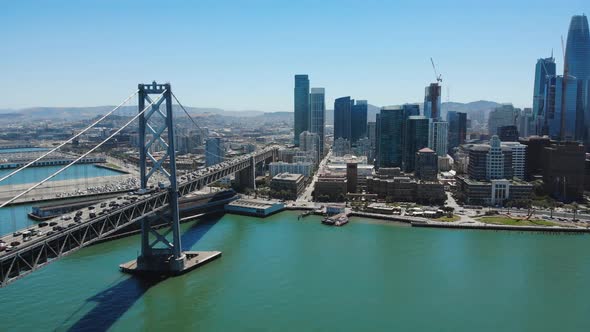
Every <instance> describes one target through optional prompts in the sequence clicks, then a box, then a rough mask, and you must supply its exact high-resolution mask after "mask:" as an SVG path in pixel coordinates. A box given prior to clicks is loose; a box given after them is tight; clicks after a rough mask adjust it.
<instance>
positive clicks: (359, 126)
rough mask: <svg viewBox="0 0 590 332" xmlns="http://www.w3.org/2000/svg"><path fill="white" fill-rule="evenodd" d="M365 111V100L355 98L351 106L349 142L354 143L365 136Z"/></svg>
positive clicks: (366, 108) (366, 107) (366, 106)
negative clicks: (354, 102)
mask: <svg viewBox="0 0 590 332" xmlns="http://www.w3.org/2000/svg"><path fill="white" fill-rule="evenodd" d="M367 111H368V104H367V101H366V100H357V101H356V104H354V105H353V106H352V111H351V121H350V131H351V143H352V144H356V142H358V140H359V139H361V138H363V137H367Z"/></svg>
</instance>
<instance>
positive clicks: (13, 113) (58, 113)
mask: <svg viewBox="0 0 590 332" xmlns="http://www.w3.org/2000/svg"><path fill="white" fill-rule="evenodd" d="M113 108H115V106H94V107H31V108H23V109H19V110H12V109H0V119H7V120H9V119H11V118H16V117H18V119H19V120H34V121H38V120H68V121H76V120H84V119H91V118H95V117H97V116H100V115H103V114H106V113H107V112H109V111H111V110H112V109H113ZM185 108H186V110H187V112H189V113H190V114H191V115H193V114H217V115H223V116H235V117H252V116H259V115H263V114H264V112H261V111H250V110H247V111H226V110H223V109H220V108H199V107H185ZM174 112H175V113H176V112H183V111H182V109H181V108H180V107H179V106H176V105H175V106H174ZM183 113H184V112H183ZM115 114H117V115H122V116H123V115H126V116H129V115H134V114H137V107H136V106H125V107H121V108H120V109H119V110H117V112H116V113H115Z"/></svg>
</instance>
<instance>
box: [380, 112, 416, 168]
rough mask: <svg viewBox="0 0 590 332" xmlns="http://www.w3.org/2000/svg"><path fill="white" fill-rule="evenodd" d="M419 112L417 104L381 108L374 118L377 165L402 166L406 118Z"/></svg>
mask: <svg viewBox="0 0 590 332" xmlns="http://www.w3.org/2000/svg"><path fill="white" fill-rule="evenodd" d="M419 114H420V106H419V105H417V104H406V105H403V106H387V107H382V108H381V112H380V113H379V114H378V117H377V118H376V119H377V126H376V127H377V128H376V141H377V142H376V145H377V147H376V148H377V149H376V150H377V166H379V167H402V162H403V156H404V155H403V153H404V147H405V136H406V135H405V133H406V120H407V119H408V118H409V117H410V116H414V115H419Z"/></svg>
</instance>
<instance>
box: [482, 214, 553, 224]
mask: <svg viewBox="0 0 590 332" xmlns="http://www.w3.org/2000/svg"><path fill="white" fill-rule="evenodd" d="M478 220H479V221H481V222H485V223H487V224H496V225H508V226H558V225H557V224H556V223H553V222H550V221H546V220H540V219H530V220H523V219H518V218H511V217H506V216H490V217H480V218H478Z"/></svg>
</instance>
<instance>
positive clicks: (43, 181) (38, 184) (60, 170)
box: [0, 90, 167, 209]
mask: <svg viewBox="0 0 590 332" xmlns="http://www.w3.org/2000/svg"><path fill="white" fill-rule="evenodd" d="M166 91H167V90H164V91H163V92H162V93H161V94H159V95H158V97H157V98H155V99H154V100H153V101H152V102H150V103H149V104H148V105H147V106H146V107H145V108H144V109H143V110H142V111H141V112H139V113H137V114H136V115H135V116H134V117H133V118H131V120H129V121H127V122H126V123H125V124H124V125H123V126H122V127H121V128H119V129H117V130H116V131H115V132H114V133H112V134H111V135H110V136H109V137H107V138H106V139H104V140H103V141H102V142H100V143H98V144H97V145H96V146H95V147H93V148H92V149H90V150H88V151H87V152H85V153H84V154H82V155H81V156H79V157H78V158H76V160H74V161H72V162H71V163H69V164H67V165H66V166H64V167H62V168H61V169H59V170H57V171H56V172H54V173H53V174H51V175H49V176H48V177H46V178H45V179H43V180H41V181H40V182H38V183H36V184H35V185H33V186H31V187H29V188H28V189H26V190H25V191H23V192H21V193H20V194H18V195H16V196H14V197H13V198H11V199H9V200H7V201H6V202H4V203H2V204H0V209H1V208H3V207H5V206H6V205H8V204H10V203H12V202H14V201H15V200H17V199H19V198H21V197H22V196H24V195H26V194H28V193H29V192H31V191H32V190H33V189H35V188H37V187H39V186H40V185H42V184H43V183H45V182H47V181H49V180H50V179H52V178H53V177H55V176H57V175H58V174H60V173H61V172H63V171H65V170H66V169H68V168H70V166H72V165H75V164H76V163H77V162H78V161H80V160H82V159H83V158H84V157H86V156H87V155H89V154H90V153H92V152H94V151H95V150H96V149H98V148H99V147H101V146H102V145H103V144H105V143H106V142H108V141H109V140H111V139H112V138H113V137H115V136H116V135H117V134H119V133H120V132H121V131H122V130H123V129H125V128H126V127H127V126H129V125H130V124H131V123H133V121H135V120H136V119H137V118H139V117H140V116H141V115H142V114H143V113H145V112H146V111H147V110H148V109H149V108H150V107H152V105H154V104H156V103H157V102H158V101H159V100H160V99H161V98H162V96H164V93H166ZM135 93H137V92H135Z"/></svg>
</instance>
